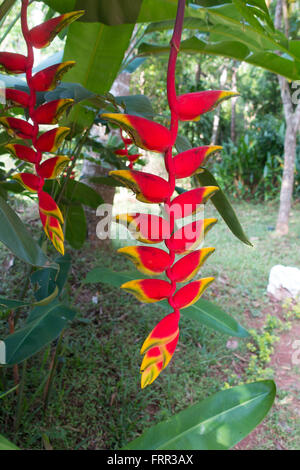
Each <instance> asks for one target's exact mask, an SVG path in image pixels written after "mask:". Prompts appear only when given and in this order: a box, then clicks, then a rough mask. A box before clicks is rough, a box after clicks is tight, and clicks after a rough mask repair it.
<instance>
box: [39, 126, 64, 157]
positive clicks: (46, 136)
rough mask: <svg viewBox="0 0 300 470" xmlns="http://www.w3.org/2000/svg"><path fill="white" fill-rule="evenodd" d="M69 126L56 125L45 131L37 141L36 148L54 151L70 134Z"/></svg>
mask: <svg viewBox="0 0 300 470" xmlns="http://www.w3.org/2000/svg"><path fill="white" fill-rule="evenodd" d="M69 132H70V129H69V128H68V127H56V128H55V129H51V130H50V131H47V132H44V133H43V134H42V135H41V136H40V137H39V138H38V140H37V142H36V148H37V149H38V150H40V151H41V152H51V153H54V152H56V150H57V149H58V147H59V146H60V145H61V144H62V141H63V140H64V139H65V137H66V136H67V135H68V134H69Z"/></svg>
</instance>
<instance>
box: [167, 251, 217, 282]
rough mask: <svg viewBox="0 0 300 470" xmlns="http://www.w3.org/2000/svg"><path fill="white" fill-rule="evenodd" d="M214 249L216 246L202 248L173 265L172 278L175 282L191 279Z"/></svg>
mask: <svg viewBox="0 0 300 470" xmlns="http://www.w3.org/2000/svg"><path fill="white" fill-rule="evenodd" d="M214 251H215V248H211V247H210V248H202V249H201V250H197V251H192V252H191V253H189V254H188V255H186V256H184V257H183V258H181V259H180V260H178V261H177V262H176V263H175V264H174V265H173V266H172V267H171V269H170V279H172V280H173V281H175V282H187V281H190V280H191V279H193V277H194V276H195V275H196V274H197V272H198V270H199V269H200V268H201V266H202V265H203V263H204V262H205V261H206V260H207V258H208V257H209V256H210V255H211V254H212V253H213V252H214Z"/></svg>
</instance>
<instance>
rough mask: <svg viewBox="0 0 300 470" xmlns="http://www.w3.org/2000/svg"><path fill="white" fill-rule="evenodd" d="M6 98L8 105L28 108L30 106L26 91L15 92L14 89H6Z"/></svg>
mask: <svg viewBox="0 0 300 470" xmlns="http://www.w3.org/2000/svg"><path fill="white" fill-rule="evenodd" d="M5 98H6V103H7V104H12V105H13V106H21V107H22V108H27V107H28V104H29V95H28V93H26V92H25V91H21V90H15V89H14V88H6V90H5Z"/></svg>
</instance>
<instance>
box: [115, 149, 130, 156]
mask: <svg viewBox="0 0 300 470" xmlns="http://www.w3.org/2000/svg"><path fill="white" fill-rule="evenodd" d="M114 153H115V154H116V155H118V156H119V157H127V154H128V152H127V150H125V149H117V150H114Z"/></svg>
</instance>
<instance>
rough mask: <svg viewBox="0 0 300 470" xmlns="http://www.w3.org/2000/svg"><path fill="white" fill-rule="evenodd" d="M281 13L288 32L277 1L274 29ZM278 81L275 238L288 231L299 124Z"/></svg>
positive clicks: (285, 85) (297, 112) (283, 85)
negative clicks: (282, 126) (281, 123)
mask: <svg viewBox="0 0 300 470" xmlns="http://www.w3.org/2000/svg"><path fill="white" fill-rule="evenodd" d="M283 7H285V8H283ZM283 13H284V16H285V18H284V19H285V31H287V32H288V18H287V9H286V4H285V3H283V0H277V4H276V10H275V21H274V25H275V28H276V29H279V30H280V29H281V28H282V16H283ZM278 81H279V85H280V94H281V100H282V105H283V111H284V117H285V123H286V131H285V137H284V163H283V175H282V182H281V189H280V204H279V212H278V216H277V223H276V231H275V236H279V237H280V236H283V235H287V234H288V231H289V215H290V211H291V207H292V200H293V188H294V172H295V161H296V143H297V132H298V129H299V124H300V103H298V104H297V103H293V100H292V96H291V92H290V89H289V84H288V82H287V80H286V79H285V78H283V77H281V76H280V75H278ZM294 105H296V107H294Z"/></svg>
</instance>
